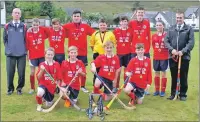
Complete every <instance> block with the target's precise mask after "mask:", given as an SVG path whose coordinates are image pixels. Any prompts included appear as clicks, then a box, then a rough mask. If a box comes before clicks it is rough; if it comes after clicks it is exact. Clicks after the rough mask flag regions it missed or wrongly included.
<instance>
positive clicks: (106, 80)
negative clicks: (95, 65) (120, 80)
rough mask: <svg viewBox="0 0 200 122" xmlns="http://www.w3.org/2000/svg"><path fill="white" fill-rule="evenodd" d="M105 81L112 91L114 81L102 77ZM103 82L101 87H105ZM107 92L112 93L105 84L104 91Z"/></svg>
mask: <svg viewBox="0 0 200 122" xmlns="http://www.w3.org/2000/svg"><path fill="white" fill-rule="evenodd" d="M101 78H102V80H103V82H104V83H105V84H106V85H107V86H108V88H109V89H110V90H111V91H112V89H113V82H112V81H111V80H109V79H107V78H104V77H101ZM103 86H104V85H103V83H101V85H100V89H101V88H102V87H103ZM103 92H104V93H105V94H111V93H110V91H109V90H108V89H107V88H106V87H105V86H104V91H103Z"/></svg>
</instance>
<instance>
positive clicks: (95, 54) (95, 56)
mask: <svg viewBox="0 0 200 122" xmlns="http://www.w3.org/2000/svg"><path fill="white" fill-rule="evenodd" d="M98 56H99V53H94V54H93V60H95V59H96V58H97V57H98ZM99 70H100V68H96V71H97V73H98V72H99ZM95 79H96V76H95V75H94V77H93V86H94V83H95Z"/></svg>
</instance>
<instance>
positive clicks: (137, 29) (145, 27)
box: [129, 19, 151, 53]
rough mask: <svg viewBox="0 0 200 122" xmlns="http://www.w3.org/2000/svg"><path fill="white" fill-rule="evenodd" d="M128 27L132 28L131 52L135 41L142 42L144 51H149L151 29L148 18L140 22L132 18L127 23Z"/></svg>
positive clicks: (133, 49) (133, 51) (133, 50)
mask: <svg viewBox="0 0 200 122" xmlns="http://www.w3.org/2000/svg"><path fill="white" fill-rule="evenodd" d="M129 27H130V28H131V29H132V30H133V39H132V53H136V52H135V46H136V44H137V43H143V44H144V49H145V53H149V50H150V45H151V43H150V38H151V34H150V32H151V30H150V23H149V20H147V19H144V20H142V22H138V21H137V20H132V21H130V23H129Z"/></svg>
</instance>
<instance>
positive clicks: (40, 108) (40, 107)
mask: <svg viewBox="0 0 200 122" xmlns="http://www.w3.org/2000/svg"><path fill="white" fill-rule="evenodd" d="M36 110H37V111H39V112H41V111H42V105H40V104H37V109H36Z"/></svg>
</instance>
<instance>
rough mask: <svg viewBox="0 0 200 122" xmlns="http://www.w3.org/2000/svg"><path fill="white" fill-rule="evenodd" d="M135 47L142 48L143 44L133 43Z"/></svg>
mask: <svg viewBox="0 0 200 122" xmlns="http://www.w3.org/2000/svg"><path fill="white" fill-rule="evenodd" d="M135 48H136V49H141V48H144V44H143V43H137V44H136V45H135Z"/></svg>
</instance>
